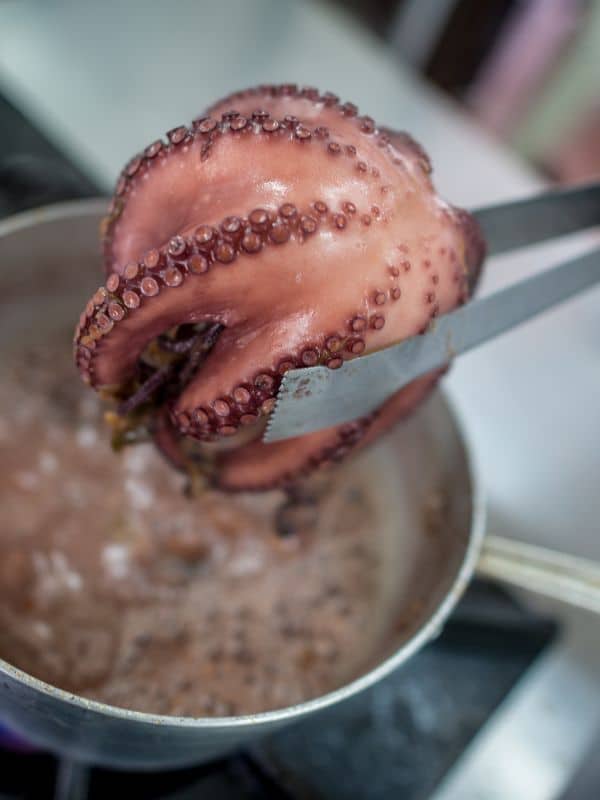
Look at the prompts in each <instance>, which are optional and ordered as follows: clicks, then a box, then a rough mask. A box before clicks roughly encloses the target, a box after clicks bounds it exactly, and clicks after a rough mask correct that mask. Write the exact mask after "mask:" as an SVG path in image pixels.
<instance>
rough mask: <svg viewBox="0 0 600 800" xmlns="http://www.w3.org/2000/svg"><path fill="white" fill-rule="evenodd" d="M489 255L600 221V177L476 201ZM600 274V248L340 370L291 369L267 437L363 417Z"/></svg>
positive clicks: (296, 433) (285, 436)
mask: <svg viewBox="0 0 600 800" xmlns="http://www.w3.org/2000/svg"><path fill="white" fill-rule="evenodd" d="M472 214H473V216H474V217H475V218H476V219H477V221H478V222H479V225H480V226H481V228H482V230H483V234H484V237H485V239H486V241H487V245H488V256H495V255H499V254H500V253H505V252H508V251H510V250H516V249H518V248H520V247H526V246H528V245H532V244H537V243H540V242H544V241H547V240H548V239H554V238H557V237H559V236H564V235H566V234H569V233H574V232H576V231H582V230H585V229H586V228H591V227H594V226H597V225H600V183H593V184H587V185H585V186H580V187H577V188H574V189H562V190H559V191H551V192H545V193H543V194H539V195H536V196H534V197H531V198H527V199H525V200H517V201H515V202H511V203H503V204H501V205H496V206H490V207H487V208H480V209H476V210H475V211H473V212H472ZM598 282H600V248H598V249H595V250H592V252H590V253H586V254H585V255H583V256H579V257H578V258H574V259H572V260H570V261H566V262H565V263H563V264H559V265H558V266H556V267H553V268H552V269H549V270H547V271H545V272H542V273H540V274H539V275H536V276H534V277H532V278H529V279H527V280H524V281H520V282H519V283H516V284H514V285H513V286H510V287H509V288H508V289H504V290H502V291H499V292H496V293H495V294H492V295H490V296H489V297H486V298H484V299H482V300H475V301H473V302H470V303H467V305H465V306H463V307H462V308H459V309H458V310H456V311H452V312H451V313H449V314H446V315H444V316H442V317H440V318H439V320H437V322H436V324H435V326H434V327H433V329H432V330H430V331H429V332H428V333H426V334H425V335H423V336H414V337H412V338H411V339H406V340H405V341H403V342H401V343H400V344H395V345H392V346H390V347H387V348H385V349H383V350H380V351H378V352H376V353H372V354H370V355H367V356H362V357H360V358H356V359H353V360H351V361H348V362H346V363H345V364H344V365H343V366H342V367H341V368H340V369H338V370H330V369H327V367H323V366H318V367H306V368H303V369H294V370H290V371H289V372H287V373H286V374H285V376H284V377H283V380H282V383H281V386H280V388H279V393H278V395H277V403H276V406H275V410H274V412H273V414H272V415H271V418H270V420H269V424H268V426H267V429H266V432H265V435H264V440H265V442H275V441H278V440H279V439H289V438H291V437H293V436H300V435H302V434H305V433H311V432H312V431H317V430H320V429H322V428H328V427H329V426H330V425H339V424H340V423H342V422H348V421H350V420H353V419H357V418H358V417H362V416H364V415H366V414H368V413H369V412H371V411H373V410H374V409H375V408H377V407H378V406H379V405H381V403H383V402H384V401H385V400H386V399H387V398H388V397H390V396H391V395H392V394H394V392H396V391H398V389H401V388H402V387H403V386H404V385H406V384H407V383H409V382H410V381H412V380H414V379H415V378H418V377H419V376H420V375H423V374H424V373H426V372H429V371H430V370H432V369H436V368H438V367H442V366H444V365H445V364H447V363H448V362H449V361H450V360H451V359H452V358H454V357H455V356H457V355H460V354H461V353H465V352H467V351H468V350H471V349H472V348H474V347H477V346H478V345H480V344H483V343H484V342H486V341H488V340H489V339H493V338H494V337H495V336H499V335H500V334H501V333H504V332H505V331H508V330H510V329H511V328H514V327H516V326H517V325H519V324H521V323H522V322H525V321H526V320H528V319H531V318H532V317H534V316H536V315H537V314H540V313H541V312H542V311H546V310H547V309H549V308H552V306H555V305H558V304H559V303H562V302H564V301H565V300H568V299H569V298H571V297H573V296H574V295H576V294H578V293H579V292H582V291H583V290H584V289H588V288H590V287H591V286H593V285H594V284H596V283H598Z"/></svg>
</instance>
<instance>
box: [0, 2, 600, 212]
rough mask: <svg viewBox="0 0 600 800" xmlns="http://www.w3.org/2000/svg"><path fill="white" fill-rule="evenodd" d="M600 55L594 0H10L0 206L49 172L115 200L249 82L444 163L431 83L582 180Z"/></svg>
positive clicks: (549, 172)
mask: <svg viewBox="0 0 600 800" xmlns="http://www.w3.org/2000/svg"><path fill="white" fill-rule="evenodd" d="M599 54H600V0H486V2H480V0H375V1H374V0H320V2H319V0H312V1H309V0H306V2H303V1H302V0H221V1H220V2H210V1H208V0H174V2H171V3H169V4H160V3H158V2H152V0H150V1H149V2H148V1H144V2H142V1H141V0H123V2H120V3H117V2H115V0H106V1H105V2H103V3H94V2H76V1H75V0H37V2H36V0H0V147H1V152H2V153H3V154H4V155H3V157H2V160H0V213H2V208H4V209H5V213H7V212H8V210H9V209H10V210H14V209H15V203H16V204H17V206H22V207H26V206H27V205H29V204H30V202H29V201H28V200H27V198H26V197H25V196H24V195H23V186H24V185H26V186H29V187H31V188H32V190H34V191H33V195H32V196H34V197H35V200H36V201H38V200H39V201H40V202H45V201H46V200H48V199H52V196H53V195H51V196H48V194H49V192H48V190H47V189H46V190H44V184H49V183H50V181H45V180H44V178H43V177H42V176H43V175H44V170H48V172H49V173H53V172H56V171H57V170H58V173H59V175H58V176H57V175H53V176H52V178H53V180H52V184H53V186H54V187H55V188H54V189H53V192H54V194H56V177H59V178H60V181H59V182H60V183H61V187H60V188H61V190H62V193H63V194H67V195H69V194H70V195H73V194H77V193H81V192H88V193H89V192H91V191H94V190H97V189H96V187H97V188H98V189H101V190H108V189H109V188H110V187H111V185H112V184H113V181H114V179H115V176H116V174H117V172H118V170H119V168H120V166H121V165H122V163H124V161H125V160H126V159H127V158H128V157H129V156H130V154H131V152H134V151H135V150H136V149H137V148H138V147H139V146H140V145H141V144H143V143H144V141H145V140H150V139H152V138H154V137H155V136H156V134H157V132H158V131H161V130H167V129H168V128H169V127H172V126H173V125H175V124H179V123H180V122H181V121H182V120H185V119H189V118H190V117H192V116H194V115H196V114H197V113H198V112H199V111H200V110H201V109H202V107H203V105H204V104H206V103H208V102H209V101H211V100H212V99H213V98H214V97H217V96H219V95H220V94H223V93H226V92H228V91H231V90H232V89H234V88H239V87H242V86H245V85H249V84H252V83H254V82H257V81H271V82H273V81H278V80H280V81H284V80H285V81H289V80H296V81H298V82H299V83H313V84H315V85H317V86H319V87H320V88H327V89H331V90H333V91H337V92H339V93H340V94H341V95H343V96H344V97H345V98H347V99H352V100H353V101H354V102H357V103H358V104H359V105H360V107H361V108H362V109H364V110H365V111H366V112H367V113H370V114H372V115H373V116H374V117H375V118H376V119H378V120H380V121H382V122H387V123H388V124H396V125H398V126H399V127H407V128H410V129H411V130H413V132H415V133H416V134H417V135H419V134H420V135H422V136H423V137H424V143H425V145H426V146H428V147H430V148H431V149H432V150H433V153H432V155H433V156H434V162H435V159H436V157H437V153H436V150H437V149H439V151H440V152H441V153H442V158H443V157H445V154H446V151H447V148H446V149H444V148H442V147H441V146H440V147H439V148H438V145H437V139H436V137H438V138H439V136H441V134H440V132H439V131H438V132H437V133H432V131H433V130H434V129H435V127H436V124H437V123H438V122H439V120H437V121H436V124H434V121H433V120H431V119H429V118H428V117H427V114H426V113H425V116H424V112H422V111H421V106H423V104H424V101H423V97H424V96H425V95H427V94H428V92H429V96H431V91H433V92H434V93H439V96H438V98H437V100H436V102H437V104H438V106H440V104H441V105H443V104H444V103H445V102H447V101H450V102H451V103H453V104H455V106H456V107H460V108H461V110H462V112H464V114H465V115H466V116H468V117H469V118H470V119H471V120H473V121H475V122H476V123H477V124H479V125H480V126H481V127H482V128H484V129H486V130H487V131H488V132H489V134H491V136H492V137H495V138H497V139H498V140H500V141H501V142H502V143H504V144H505V145H506V146H507V147H508V148H510V149H511V150H513V151H514V153H515V154H516V155H517V156H518V157H520V158H522V159H525V160H526V161H527V162H528V163H529V164H530V165H531V166H532V167H533V168H534V169H535V170H537V171H539V172H540V173H541V174H542V175H544V176H545V177H546V178H548V179H552V180H557V181H561V182H568V181H579V180H583V179H587V178H590V177H592V176H593V175H597V174H599V173H600V82H599V81H598V71H599V67H598V62H599ZM415 87H416V89H418V92H419V98H418V100H419V103H418V105H417V104H415V102H414V97H413V100H412V101H411V102H409V101H410V97H411V93H412V95H414V93H415ZM411 103H412V104H411ZM415 108H416V111H415ZM19 115H23V116H25V117H26V118H27V119H28V120H29V121H30V122H33V123H35V126H36V129H37V131H38V132H39V133H40V134H41V139H40V140H39V141H36V145H35V146H34V145H33V138H35V133H32V132H31V130H30V129H27V128H25V127H23V126H22V125H20V124H19V119H18V117H19ZM425 124H427V126H428V127H427V128H425ZM42 140H43V141H42ZM430 140H432V141H430ZM53 149H54V150H55V151H58V152H59V153H62V154H65V155H67V156H68V160H69V167H68V168H65V167H64V166H63V165H62V164H61V165H60V166H57V164H56V162H55V161H54V160H53V158H52V151H53ZM436 166H437V165H436ZM444 169H445V166H444V164H443V163H442V170H444ZM452 178H453V180H452V185H453V186H454V185H455V184H456V182H457V181H456V178H455V176H454V175H453V176H452ZM447 185H450V181H448V182H447ZM443 187H444V175H442V188H443ZM458 199H459V200H460V199H462V198H460V197H459V198H458ZM466 199H469V200H470V199H471V197H470V196H469V197H468V198H466ZM474 199H479V198H478V197H477V198H474ZM486 199H487V198H486Z"/></svg>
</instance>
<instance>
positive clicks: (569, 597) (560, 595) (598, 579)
mask: <svg viewBox="0 0 600 800" xmlns="http://www.w3.org/2000/svg"><path fill="white" fill-rule="evenodd" d="M475 571H476V573H477V575H479V576H480V577H485V578H495V579H497V580H500V581H502V582H503V583H508V584H511V585H513V586H518V587H520V588H521V589H527V590H528V591H530V592H535V593H537V594H541V595H545V596H546V597H551V598H553V599H554V600H560V601H561V602H563V603H567V604H569V605H572V606H577V607H578V608H585V609H587V610H588V611H593V612H595V613H596V614H600V563H597V562H595V561H592V560H590V559H587V558H578V557H576V556H571V555H567V554H566V553H560V552H558V551H557V550H550V549H548V548H547V547H539V546H538V545H533V544H526V543H525V542H518V541H514V540H513V539H507V538H505V537H503V536H495V535H493V534H489V535H487V536H486V537H485V539H484V542H483V547H482V549H481V553H480V555H479V560H478V563H477V566H476V569H475Z"/></svg>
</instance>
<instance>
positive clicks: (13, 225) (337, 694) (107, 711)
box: [0, 197, 486, 730]
mask: <svg viewBox="0 0 600 800" xmlns="http://www.w3.org/2000/svg"><path fill="white" fill-rule="evenodd" d="M106 203H107V200H106V199H105V198H102V197H93V198H86V199H80V200H69V201H66V202H61V203H53V204H51V205H47V206H41V207H40V208H35V209H31V210H28V211H23V212H20V213H18V214H15V215H13V216H11V217H7V218H6V219H4V220H0V237H3V236H6V235H9V234H11V233H16V232H18V231H20V230H23V229H26V228H29V227H32V226H34V225H37V224H40V223H42V224H43V223H46V222H52V221H54V220H57V219H64V218H68V217H73V216H75V217H79V216H86V215H92V214H102V213H104V212H105V210H106ZM441 394H442V396H443V399H444V402H445V405H446V407H447V410H448V413H449V415H450V417H451V419H452V421H453V423H454V425H455V427H456V430H457V431H458V433H459V435H460V439H461V444H462V446H463V448H464V452H465V456H466V462H467V474H468V477H469V482H470V486H471V525H470V531H469V534H468V543H467V546H466V548H465V552H464V556H463V559H462V562H461V565H460V568H459V569H458V571H457V573H456V576H455V578H454V580H453V582H452V586H451V587H450V589H449V590H448V592H447V593H446V596H445V597H444V599H443V600H442V602H441V603H440V604H439V605H438V607H437V608H436V610H435V611H434V612H433V614H432V615H431V616H430V617H429V619H428V620H427V621H426V622H425V624H424V625H423V626H422V627H421V628H420V629H419V630H418V631H417V632H416V633H415V634H414V635H413V636H411V637H410V638H409V639H408V640H407V641H406V642H405V643H404V644H403V645H402V646H401V647H400V648H399V649H398V650H396V652H394V653H393V654H392V655H391V656H388V657H387V658H386V659H384V660H383V661H381V662H380V663H379V664H378V665H377V666H376V667H374V668H373V669H371V670H369V671H368V672H366V673H364V674H363V675H361V676H360V677H358V678H355V679H354V680H353V681H350V682H349V683H346V684H344V685H343V686H341V687H339V688H338V689H335V690H334V691H332V692H328V693H327V694H324V695H320V696H319V697H315V698H313V699H311V700H306V701H304V702H302V703H298V704H296V705H292V706H285V707H283V708H279V709H274V710H272V711H262V712H260V713H258V714H246V715H239V716H230V717H179V716H168V715H164V714H150V713H147V712H144V711H134V710H132V709H128V708H120V707H119V706H112V705H109V704H108V703H102V702H100V701H98V700H90V699H88V698H85V697H81V696H80V695H77V694H74V693H72V692H68V691H66V690H65V689H59V688H58V687H56V686H52V685H51V684H49V683H46V682H45V681H42V680H40V679H39V678H35V677H33V676H32V675H29V674H28V673H27V672H24V671H23V670H21V669H18V668H17V667H13V666H12V665H11V664H9V663H8V662H6V661H4V660H3V659H1V658H0V675H2V674H5V675H8V676H9V677H10V678H12V679H13V680H15V681H16V682H19V683H24V684H25V685H26V686H27V687H28V688H30V689H32V690H34V691H37V692H40V693H41V694H45V695H49V696H50V697H51V698H53V699H55V700H62V701H64V702H66V703H69V704H70V705H74V706H77V707H78V708H79V709H81V710H83V711H87V712H92V713H96V714H99V715H101V716H105V717H112V718H113V719H116V720H127V721H130V722H137V723H141V724H143V725H161V726H169V725H170V726H174V727H182V728H192V729H198V730H211V729H220V730H222V729H223V728H228V729H234V728H243V727H247V726H250V725H252V726H257V725H258V726H268V725H272V724H274V723H277V722H284V721H285V722H287V721H290V720H293V719H300V718H302V717H304V716H306V715H307V714H310V713H313V712H316V711H321V710H323V709H325V708H328V707H330V706H332V705H334V704H336V703H339V702H341V701H342V700H346V699H348V698H350V697H353V696H354V695H355V694H357V693H358V692H362V691H363V690H365V689H368V688H369V687H370V686H372V685H373V684H375V683H376V682H378V681H380V680H381V679H383V678H384V677H386V676H387V675H389V673H390V672H392V671H393V670H394V669H396V668H398V667H399V666H401V665H402V664H404V663H405V662H406V661H408V659H409V658H411V657H412V656H413V655H415V653H417V652H418V651H419V650H420V649H421V648H422V647H423V646H424V645H425V644H427V642H428V641H429V640H431V639H433V638H435V637H436V636H437V635H438V633H439V632H440V631H441V629H442V627H443V624H444V622H445V621H446V620H447V618H448V617H449V615H450V613H451V612H452V610H453V609H454V607H455V606H456V604H457V603H458V601H459V599H460V597H461V596H462V594H463V592H464V591H465V589H466V587H467V585H468V583H469V581H470V580H471V578H472V576H473V572H474V570H475V565H476V563H477V559H478V556H479V552H480V549H481V546H482V543H483V537H484V533H485V520H486V503H485V492H484V488H483V485H482V479H481V475H482V473H481V469H480V465H479V463H478V459H477V457H476V455H475V449H474V448H473V446H472V443H471V437H470V435H469V433H468V431H467V427H466V426H465V424H464V421H463V417H462V415H461V413H460V412H459V411H458V410H457V408H456V405H455V403H454V402H453V401H452V400H451V399H450V398H449V397H448V393H447V392H446V391H444V390H442V391H441Z"/></svg>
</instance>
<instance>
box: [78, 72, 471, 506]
mask: <svg viewBox="0 0 600 800" xmlns="http://www.w3.org/2000/svg"><path fill="white" fill-rule="evenodd" d="M431 172H432V167H431V162H430V160H429V158H428V156H427V155H426V153H425V151H424V150H423V149H422V148H421V146H420V145H419V144H418V143H417V142H416V141H414V140H413V139H412V138H411V137H410V136H409V135H408V134H406V133H403V132H396V131H393V130H390V129H388V128H385V127H378V126H377V125H376V123H375V121H374V120H373V119H372V118H371V117H369V116H365V115H362V114H360V113H359V111H358V109H357V107H356V106H355V105H354V104H353V103H349V102H341V101H340V100H339V98H338V97H337V96H335V95H334V94H331V93H328V92H327V93H324V94H322V93H320V92H319V91H318V90H317V89H314V88H298V87H297V86H295V85H287V84H286V85H278V86H260V87H257V88H252V89H248V90H245V91H241V92H238V93H236V94H232V95H230V96H228V97H226V98H224V99H223V100H220V101H219V102H217V103H216V104H214V105H213V106H212V107H211V108H209V109H208V110H207V111H206V113H205V114H203V115H202V116H200V117H199V118H197V119H195V120H193V122H192V123H191V124H190V125H181V126H179V127H176V128H173V129H172V130H170V131H169V132H168V133H167V134H166V137H165V139H157V140H156V141H154V142H152V143H151V144H149V145H148V147H146V148H145V149H144V150H143V151H142V152H140V153H138V154H137V155H135V156H134V157H133V158H132V159H131V160H130V161H129V162H128V163H127V164H126V166H125V168H124V169H123V171H122V173H121V175H120V177H119V179H118V182H117V185H116V189H115V193H114V197H113V199H112V201H111V203H110V206H109V210H108V215H107V217H106V218H105V220H104V221H103V223H102V226H101V236H102V240H103V253H104V266H105V271H106V275H105V280H104V283H103V285H102V286H100V288H99V289H98V290H97V291H96V292H95V294H94V295H93V297H92V298H91V299H90V300H89V302H88V303H87V305H86V307H85V309H84V311H83V312H82V314H81V316H80V319H79V323H78V325H77V328H76V332H75V339H74V350H75V360H76V364H77V367H78V369H79V371H80V373H81V377H82V378H83V380H84V381H85V382H86V383H87V384H89V385H90V386H92V387H93V388H94V389H96V390H98V391H100V392H102V393H103V394H104V395H107V396H110V397H112V398H116V401H117V408H116V412H115V414H114V415H113V419H116V420H117V422H118V423H120V424H121V426H122V428H123V429H124V430H126V431H129V432H131V431H130V429H131V426H130V425H129V427H128V424H126V423H124V422H123V420H131V419H137V420H139V419H140V418H143V420H144V425H145V426H146V428H147V429H148V430H149V431H150V432H151V435H152V436H153V438H154V441H155V443H156V444H157V446H158V447H159V448H160V449H161V450H162V452H163V453H164V454H165V455H166V456H167V457H168V458H169V459H170V460H171V461H172V462H173V463H174V464H175V465H176V466H178V467H180V468H186V466H189V465H190V464H191V463H200V462H206V463H210V464H211V481H212V482H213V485H215V486H217V487H219V488H221V489H223V490H229V491H241V490H266V489H270V488H277V487H283V488H286V487H287V488H289V487H292V486H294V485H297V484H298V482H299V481H300V480H301V479H302V478H304V477H305V476H309V475H311V474H312V473H315V471H316V470H320V469H322V468H327V467H330V466H332V465H334V464H335V463H336V462H339V461H341V460H343V459H345V458H346V457H347V456H349V455H350V454H351V453H354V452H356V451H358V450H360V449H361V448H363V447H365V446H366V445H368V444H369V443H370V442H372V441H374V440H375V439H377V437H379V436H380V435H381V434H382V433H384V432H385V431H386V430H388V429H389V428H390V427H391V426H392V425H393V424H394V423H395V422H397V421H398V420H400V419H402V418H404V417H405V416H406V415H408V414H409V413H411V412H412V411H413V410H414V409H416V408H417V407H418V406H419V404H420V403H422V402H423V401H424V399H425V398H426V397H427V395H428V394H429V393H430V392H431V390H432V389H433V387H434V386H435V385H436V383H437V381H438V379H439V377H440V374H441V373H442V372H443V370H441V371H440V370H438V371H436V372H435V373H431V374H427V375H425V376H422V377H420V378H418V379H416V380H414V381H413V382H412V383H410V384H409V385H407V386H405V387H404V388H402V389H400V390H399V391H398V392H396V394H394V395H393V396H392V397H391V398H389V399H388V400H387V401H386V402H385V403H383V404H382V405H381V406H380V407H379V408H378V409H377V410H376V411H374V412H373V413H371V414H369V415H368V416H366V417H363V418H361V419H358V420H355V421H352V422H350V423H346V424H343V425H338V426H335V427H330V428H327V429H325V430H320V431H316V432H314V433H310V434H306V435H304V436H301V437H296V438H293V439H288V440H285V441H279V442H274V443H271V444H266V443H264V442H263V441H262V434H263V432H264V428H265V425H266V421H267V419H268V416H269V414H270V413H271V412H272V411H273V408H274V406H275V402H276V396H277V392H278V389H279V386H280V384H281V381H282V378H283V376H284V375H285V373H286V372H287V371H288V370H290V369H294V368H299V367H312V366H315V365H324V366H326V367H328V368H329V369H333V370H335V369H340V368H341V367H342V366H343V365H344V362H346V361H348V360H351V359H354V358H360V357H361V356H363V355H365V354H368V353H370V352H373V351H375V350H379V349H381V348H384V347H386V346H389V345H391V344H394V343H397V342H400V341H402V340H403V339H405V338H407V337H411V336H414V335H417V334H423V333H425V332H426V331H427V330H428V329H429V328H430V326H431V325H432V324H433V322H434V320H435V318H436V317H437V316H438V315H440V314H444V313H447V312H449V311H450V310H452V309H453V308H455V307H456V306H458V305H460V304H462V303H465V302H466V301H467V300H468V298H469V296H470V294H471V292H472V290H473V288H474V286H475V283H476V280H477V277H478V274H479V272H480V268H481V264H482V261H483V257H484V251H485V246H484V242H483V239H482V237H481V234H480V231H479V230H478V228H477V225H476V223H475V221H474V219H473V218H472V217H471V216H470V215H469V214H468V213H467V212H465V211H463V210H461V209H457V208H455V207H453V206H451V205H449V204H448V203H446V202H444V201H443V200H442V199H441V198H440V197H439V196H438V194H437V193H436V191H435V189H434V186H433V183H432V179H431ZM365 390H366V391H368V387H366V388H365Z"/></svg>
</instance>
